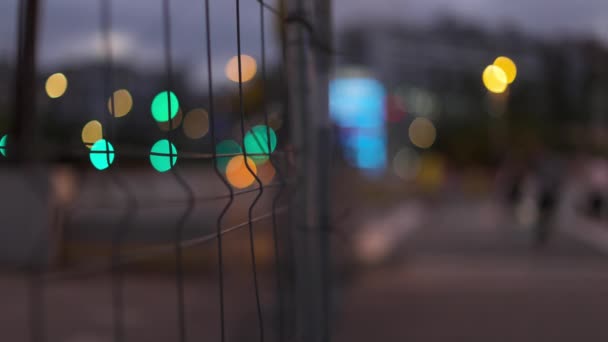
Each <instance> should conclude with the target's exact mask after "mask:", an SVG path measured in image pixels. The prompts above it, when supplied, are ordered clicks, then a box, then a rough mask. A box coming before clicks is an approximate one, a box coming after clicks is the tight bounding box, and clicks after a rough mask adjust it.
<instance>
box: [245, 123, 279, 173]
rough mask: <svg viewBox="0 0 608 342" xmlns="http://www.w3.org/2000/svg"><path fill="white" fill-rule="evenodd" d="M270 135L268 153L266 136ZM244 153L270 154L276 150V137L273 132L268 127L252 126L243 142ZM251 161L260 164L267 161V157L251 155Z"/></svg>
mask: <svg viewBox="0 0 608 342" xmlns="http://www.w3.org/2000/svg"><path fill="white" fill-rule="evenodd" d="M269 135H270V151H268V136H269ZM243 145H244V146H245V151H247V154H270V153H272V152H274V150H275V149H276V148H277V135H276V133H275V132H274V130H273V129H272V128H270V127H268V126H264V125H258V126H254V127H253V128H251V130H249V132H247V134H246V135H245V139H244V140H243ZM251 159H253V161H254V162H255V163H256V164H262V163H264V162H266V160H268V156H262V155H257V156H256V155H253V156H251Z"/></svg>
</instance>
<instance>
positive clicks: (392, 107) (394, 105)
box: [386, 95, 406, 122]
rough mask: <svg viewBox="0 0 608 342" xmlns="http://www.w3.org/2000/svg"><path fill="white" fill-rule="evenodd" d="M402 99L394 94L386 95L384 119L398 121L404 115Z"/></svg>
mask: <svg viewBox="0 0 608 342" xmlns="http://www.w3.org/2000/svg"><path fill="white" fill-rule="evenodd" d="M405 114H406V112H405V104H404V101H403V100H402V99H401V98H400V97H399V96H395V95H389V96H387V97H386V121H388V122H399V121H401V120H403V118H404V117H405Z"/></svg>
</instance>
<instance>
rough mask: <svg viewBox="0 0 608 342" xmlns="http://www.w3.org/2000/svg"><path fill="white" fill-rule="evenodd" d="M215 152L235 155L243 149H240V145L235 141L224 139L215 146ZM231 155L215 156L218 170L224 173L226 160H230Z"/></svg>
mask: <svg viewBox="0 0 608 342" xmlns="http://www.w3.org/2000/svg"><path fill="white" fill-rule="evenodd" d="M215 152H216V153H217V154H218V155H236V154H240V153H243V150H242V149H241V145H239V144H238V143H237V142H236V141H234V140H224V141H221V142H220V143H219V144H217V145H216V146H215ZM232 157H233V156H230V157H221V156H220V157H217V169H218V170H219V171H220V172H222V173H225V172H226V166H227V165H228V162H229V161H230V159H232Z"/></svg>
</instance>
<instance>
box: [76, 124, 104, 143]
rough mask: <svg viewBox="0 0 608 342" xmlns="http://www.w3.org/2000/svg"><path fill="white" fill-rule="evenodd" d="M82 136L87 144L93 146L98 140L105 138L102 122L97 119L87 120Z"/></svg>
mask: <svg viewBox="0 0 608 342" xmlns="http://www.w3.org/2000/svg"><path fill="white" fill-rule="evenodd" d="M81 136H82V142H83V143H84V144H85V146H86V147H88V148H91V146H93V144H94V143H95V142H96V141H97V140H99V139H103V127H102V126H101V123H100V122H99V121H97V120H92V121H89V122H87V124H86V125H84V127H83V128H82V135H81Z"/></svg>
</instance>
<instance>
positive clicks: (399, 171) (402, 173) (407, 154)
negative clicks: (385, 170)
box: [393, 147, 419, 180]
mask: <svg viewBox="0 0 608 342" xmlns="http://www.w3.org/2000/svg"><path fill="white" fill-rule="evenodd" d="M418 168H419V165H418V153H416V151H414V150H412V149H411V148H407V147H404V148H402V149H400V150H399V152H397V153H396V154H395V157H393V172H395V175H397V177H399V178H401V179H403V180H409V179H412V178H414V177H415V176H416V174H417V173H418Z"/></svg>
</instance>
